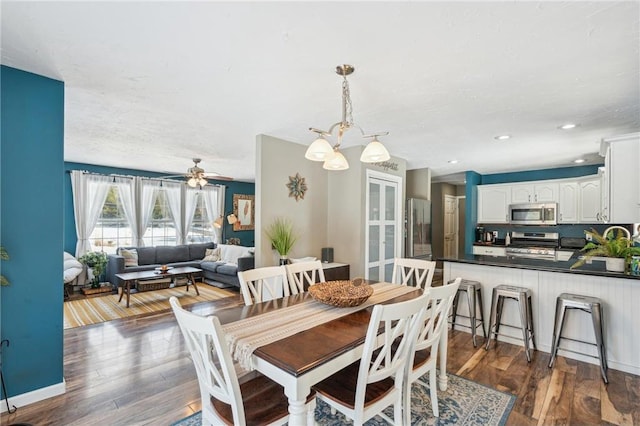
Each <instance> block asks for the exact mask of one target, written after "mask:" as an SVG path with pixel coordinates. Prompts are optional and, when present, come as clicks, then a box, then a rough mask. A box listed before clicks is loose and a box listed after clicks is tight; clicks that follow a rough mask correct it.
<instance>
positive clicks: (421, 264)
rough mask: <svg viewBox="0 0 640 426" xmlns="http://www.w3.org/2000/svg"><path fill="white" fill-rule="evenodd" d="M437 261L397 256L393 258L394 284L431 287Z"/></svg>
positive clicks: (392, 279)
mask: <svg viewBox="0 0 640 426" xmlns="http://www.w3.org/2000/svg"><path fill="white" fill-rule="evenodd" d="M435 271H436V262H432V261H430V260H422V259H407V258H401V257H396V258H395V259H394V260H393V274H392V277H391V282H392V283H394V284H402V285H412V286H414V287H417V288H421V289H423V290H424V289H425V288H429V287H431V281H433V274H434V273H435Z"/></svg>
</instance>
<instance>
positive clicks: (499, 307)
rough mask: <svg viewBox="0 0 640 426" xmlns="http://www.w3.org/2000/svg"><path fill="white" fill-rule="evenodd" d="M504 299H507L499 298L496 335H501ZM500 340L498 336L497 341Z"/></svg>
mask: <svg viewBox="0 0 640 426" xmlns="http://www.w3.org/2000/svg"><path fill="white" fill-rule="evenodd" d="M504 299H506V297H504V296H500V297H498V309H497V311H496V327H495V328H496V334H498V333H500V323H501V322H502V312H503V311H502V309H503V308H504ZM497 340H498V336H496V341H497Z"/></svg>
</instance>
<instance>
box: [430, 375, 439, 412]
mask: <svg viewBox="0 0 640 426" xmlns="http://www.w3.org/2000/svg"><path fill="white" fill-rule="evenodd" d="M429 393H430V395H431V409H432V410H433V416H434V417H440V412H439V410H438V383H437V381H436V367H435V365H434V366H433V367H432V368H431V370H429Z"/></svg>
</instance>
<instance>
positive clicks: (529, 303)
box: [527, 296, 537, 350]
mask: <svg viewBox="0 0 640 426" xmlns="http://www.w3.org/2000/svg"><path fill="white" fill-rule="evenodd" d="M527 308H528V311H527V318H528V319H529V332H530V335H531V346H532V347H533V349H534V350H537V348H536V340H535V337H536V333H535V332H534V330H533V307H532V306H531V296H527Z"/></svg>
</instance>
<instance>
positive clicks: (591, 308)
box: [549, 293, 609, 383]
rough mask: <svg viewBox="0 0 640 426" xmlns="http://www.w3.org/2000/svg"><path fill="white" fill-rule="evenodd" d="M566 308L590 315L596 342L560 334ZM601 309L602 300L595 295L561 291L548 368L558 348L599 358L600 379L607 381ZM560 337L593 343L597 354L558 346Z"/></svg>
mask: <svg viewBox="0 0 640 426" xmlns="http://www.w3.org/2000/svg"><path fill="white" fill-rule="evenodd" d="M567 309H579V310H581V311H583V312H586V313H588V314H590V315H591V321H592V323H593V331H594V334H595V337H596V343H591V342H585V341H583V340H577V339H571V338H569V337H564V336H562V328H563V327H564V319H565V314H566V312H567ZM603 311H604V309H603V307H602V301H601V300H600V299H598V298H597V297H589V296H580V295H578V294H569V293H562V294H560V296H558V297H557V298H556V318H555V322H554V324H553V341H552V342H551V359H550V360H549V368H551V367H553V363H554V362H555V360H556V355H557V354H558V349H562V350H563V351H567V352H573V353H576V354H581V355H586V356H590V357H592V358H598V359H599V360H600V372H601V373H602V379H603V380H604V382H605V383H609V379H608V378H607V369H608V366H607V352H606V348H605V346H604V332H603V330H604V327H603V317H602V315H603ZM560 339H566V340H571V341H574V342H580V343H586V344H588V345H593V346H595V347H596V348H597V350H598V356H595V355H589V354H585V353H583V352H577V351H573V350H570V349H565V348H560Z"/></svg>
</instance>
